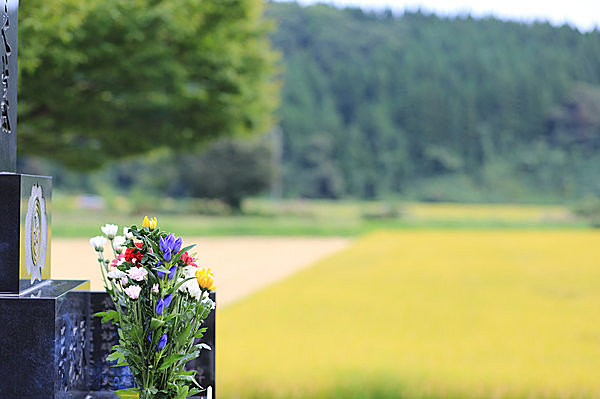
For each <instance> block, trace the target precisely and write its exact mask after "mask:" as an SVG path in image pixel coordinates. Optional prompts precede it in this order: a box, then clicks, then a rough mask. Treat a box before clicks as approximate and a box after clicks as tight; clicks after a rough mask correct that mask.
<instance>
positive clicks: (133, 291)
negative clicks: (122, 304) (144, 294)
mask: <svg viewBox="0 0 600 399" xmlns="http://www.w3.org/2000/svg"><path fill="white" fill-rule="evenodd" d="M141 290H142V289H141V288H140V286H139V285H132V286H130V287H127V288H125V293H126V294H127V295H128V296H129V298H131V299H138V297H139V296H140V291H141Z"/></svg>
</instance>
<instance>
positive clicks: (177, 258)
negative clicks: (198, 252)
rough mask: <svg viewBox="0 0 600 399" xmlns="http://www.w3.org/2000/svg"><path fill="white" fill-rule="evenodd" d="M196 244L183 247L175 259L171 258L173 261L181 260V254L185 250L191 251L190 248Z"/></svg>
mask: <svg viewBox="0 0 600 399" xmlns="http://www.w3.org/2000/svg"><path fill="white" fill-rule="evenodd" d="M195 246H196V244H192V245H188V246H187V247H184V248H181V249H180V250H179V252H177V255H175V256H174V257H173V259H171V262H177V261H178V260H179V258H181V255H183V253H184V252H187V251H189V250H190V249H192V248H194V247H195Z"/></svg>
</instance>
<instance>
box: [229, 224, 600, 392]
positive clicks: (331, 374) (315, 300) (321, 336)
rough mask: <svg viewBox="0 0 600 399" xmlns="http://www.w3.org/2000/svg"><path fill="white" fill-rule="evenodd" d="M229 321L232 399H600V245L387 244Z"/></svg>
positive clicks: (417, 238)
mask: <svg viewBox="0 0 600 399" xmlns="http://www.w3.org/2000/svg"><path fill="white" fill-rule="evenodd" d="M290 256H293V254H290ZM217 316H218V320H217V331H218V333H217V334H218V337H217V340H218V341H217V378H218V382H217V388H218V392H217V394H218V395H219V397H221V398H292V397H293V398H345V397H346V398H348V397H353V398H600V233H598V232H595V231H584V230H579V231H516V230H501V231H493V230H477V231H469V230H461V231H448V230H444V231H431V230H419V231H393V232H392V231H385V232H376V233H372V234H369V235H367V236H365V237H363V238H361V239H358V240H357V242H356V244H355V245H353V246H352V247H350V248H349V249H347V250H345V251H343V252H341V253H339V254H337V255H334V256H333V257H330V258H328V259H326V260H324V261H322V262H320V263H318V264H316V265H315V266H314V267H312V268H309V269H305V270H303V271H301V272H299V273H298V274H296V275H294V276H293V277H291V278H289V279H287V280H285V281H283V282H282V283H279V284H277V285H274V286H271V287H269V288H267V289H264V290H262V291H259V292H257V293H255V294H254V295H253V296H251V297H249V298H248V299H246V300H243V301H241V302H238V303H236V304H234V305H232V306H230V307H227V308H224V309H222V310H220V311H219V313H218V315H217Z"/></svg>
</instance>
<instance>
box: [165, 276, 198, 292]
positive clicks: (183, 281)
mask: <svg viewBox="0 0 600 399" xmlns="http://www.w3.org/2000/svg"><path fill="white" fill-rule="evenodd" d="M195 278H196V277H188V278H186V279H184V280H181V281H180V282H178V283H177V284H175V287H173V291H171V292H175V291H177V289H178V288H179V287H181V285H182V284H183V283H185V282H186V281H189V280H193V279H195Z"/></svg>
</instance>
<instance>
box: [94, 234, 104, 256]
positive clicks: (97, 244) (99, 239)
mask: <svg viewBox="0 0 600 399" xmlns="http://www.w3.org/2000/svg"><path fill="white" fill-rule="evenodd" d="M90 244H91V245H92V247H94V249H95V250H96V251H98V252H102V251H104V245H106V237H103V236H96V237H92V238H90Z"/></svg>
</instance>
